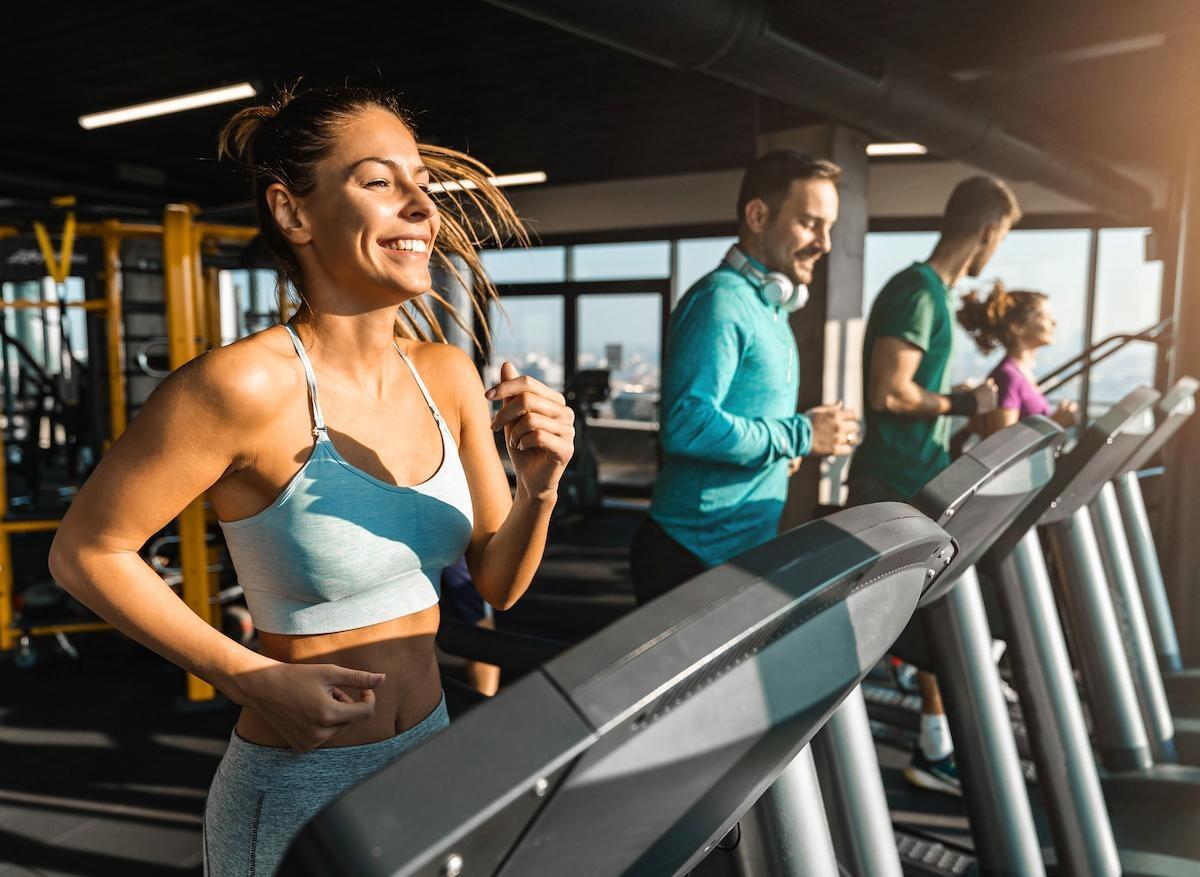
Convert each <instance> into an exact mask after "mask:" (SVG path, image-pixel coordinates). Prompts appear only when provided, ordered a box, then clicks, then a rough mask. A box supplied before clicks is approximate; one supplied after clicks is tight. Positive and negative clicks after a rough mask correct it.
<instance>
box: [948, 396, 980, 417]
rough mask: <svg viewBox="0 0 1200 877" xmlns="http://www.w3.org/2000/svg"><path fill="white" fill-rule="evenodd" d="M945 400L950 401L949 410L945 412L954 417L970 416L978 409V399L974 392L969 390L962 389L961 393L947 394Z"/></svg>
mask: <svg viewBox="0 0 1200 877" xmlns="http://www.w3.org/2000/svg"><path fill="white" fill-rule="evenodd" d="M946 401H948V402H949V403H950V410H949V411H947V412H946V413H947V414H952V415H954V416H956V417H972V416H974V415H975V413H976V412H977V411H979V400H978V399H976V398H975V394H974V393H972V392H971V391H970V390H964V391H963V392H961V393H951V394H950V395H949V396H946Z"/></svg>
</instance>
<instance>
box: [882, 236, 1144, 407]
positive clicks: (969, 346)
mask: <svg viewBox="0 0 1200 877" xmlns="http://www.w3.org/2000/svg"><path fill="white" fill-rule="evenodd" d="M937 237H938V236H937V233H936V232H932V231H913V232H872V233H871V234H868V235H867V242H866V249H865V265H864V288H863V300H864V312H867V313H869V311H870V306H871V303H872V302H873V301H874V299H875V296H876V295H878V293H879V290H880V289H881V288H882V287H883V285H884V284H885V283H886V282H887V280H888V278H890V277H891V276H892V275H893V274H895V273H896V272H897V271H899V270H901V269H902V268H904V267H905V266H907V265H909V264H911V263H912V262H914V261H920V260H923V259H925V258H927V257H928V255H929V253H930V251H931V250H932V249H933V246H934V244H935V243H936V242H937ZM1144 237H1145V229H1099V230H1094V229H1086V228H1074V229H1019V230H1017V231H1014V232H1012V233H1010V234H1009V235H1008V237H1007V238H1005V240H1004V242H1003V243H1002V244H1001V245H1000V247H999V249H998V250H997V251H996V254H995V255H994V256H993V257H992V259H991V261H990V262H989V263H988V265H987V267H986V268H985V269H984V272H983V275H982V276H981V277H979V278H965V279H964V280H963V281H962V282H961V283H960V284H959V285H958V288H957V289H956V290H955V298H956V300H957V299H958V298H960V297H961V295H963V294H965V293H967V292H969V291H972V290H976V291H978V292H979V294H980V295H986V294H987V293H988V292H989V291H990V290H991V287H992V284H993V283H994V282H995V281H996V280H1001V281H1003V283H1004V285H1005V287H1006V288H1008V289H1010V290H1015V289H1030V290H1036V291H1039V292H1044V293H1046V294H1047V295H1048V296H1049V297H1050V304H1051V307H1052V308H1053V310H1054V315H1055V317H1056V318H1057V320H1058V331H1057V333H1056V337H1055V342H1054V343H1053V344H1052V345H1049V346H1047V347H1045V348H1043V349H1042V350H1041V351H1039V353H1038V362H1037V372H1038V374H1046V373H1048V372H1050V371H1052V370H1053V369H1055V368H1056V367H1057V366H1059V365H1061V364H1062V363H1064V362H1066V361H1067V360H1069V359H1072V358H1073V357H1075V356H1077V355H1079V354H1080V353H1081V352H1082V351H1083V349H1084V347H1085V346H1086V344H1085V338H1086V333H1087V320H1088V313H1089V309H1093V310H1092V312H1093V315H1094V316H1093V320H1094V323H1093V330H1092V339H1091V340H1092V342H1094V341H1098V340H1100V339H1101V338H1104V337H1106V336H1108V335H1111V334H1113V333H1115V332H1134V331H1137V330H1138V329H1141V328H1144V327H1145V326H1147V325H1149V324H1150V323H1153V322H1154V320H1155V319H1156V318H1157V317H1158V311H1159V285H1160V283H1161V275H1162V268H1161V266H1160V265H1159V264H1158V263H1153V262H1145V261H1144V260H1143V256H1142V248H1143V239H1144ZM1093 246H1097V247H1098V248H1099V249H1098V252H1097V253H1096V271H1095V278H1094V279H1095V284H1094V288H1093V289H1089V281H1090V279H1091V277H1092V274H1091V271H1090V264H1091V260H1092V247H1093ZM1093 300H1094V302H1093ZM956 331H957V332H958V335H957V338H956V342H955V351H956V352H955V362H954V368H953V373H952V379H953V381H954V382H955V383H959V382H962V381H964V380H966V379H975V380H980V379H982V378H984V377H986V376H987V374H988V373H989V372H990V371H991V370H992V369H993V368H994V367H995V366H996V364H997V363H998V362H999V360H1000V359H1001V358H1002V357H1003V355H1004V354H1003V351H997V352H993V353H992V354H990V355H984V354H982V353H980V352H979V350H978V348H977V347H976V346H975V345H974V343H973V342H972V341H971V340H970V338H969V337H968V336H967V335H966V333H965V332H963V331H962V330H961V329H958V330H956ZM1153 381H1154V350H1153V347H1152V346H1151V345H1149V344H1135V345H1133V346H1132V347H1130V348H1129V349H1127V350H1125V351H1123V352H1122V353H1120V354H1118V355H1116V356H1114V357H1113V358H1111V359H1110V360H1106V361H1105V362H1104V363H1101V364H1100V365H1099V366H1097V367H1096V368H1095V369H1093V370H1092V373H1091V380H1090V388H1089V389H1090V393H1089V398H1090V404H1089V408H1090V409H1091V410H1090V413H1091V415H1092V416H1095V415H1097V414H1100V413H1102V412H1103V411H1104V410H1105V409H1107V407H1108V406H1109V405H1111V404H1112V403H1113V402H1115V401H1116V400H1117V399H1119V398H1120V397H1121V396H1122V395H1124V393H1125V392H1127V391H1128V390H1130V389H1132V388H1133V387H1134V386H1136V385H1138V384H1141V383H1148V384H1152V383H1153ZM1050 395H1051V397H1052V398H1071V399H1082V397H1083V386H1082V382H1081V381H1079V380H1074V381H1071V382H1069V383H1068V384H1066V385H1064V386H1063V387H1062V388H1060V389H1059V390H1058V391H1056V392H1054V393H1052V394H1050Z"/></svg>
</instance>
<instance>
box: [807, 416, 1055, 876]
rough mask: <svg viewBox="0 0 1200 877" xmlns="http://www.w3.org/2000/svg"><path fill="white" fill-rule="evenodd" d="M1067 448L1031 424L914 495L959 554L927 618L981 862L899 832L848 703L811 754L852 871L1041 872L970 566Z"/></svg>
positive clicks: (928, 598)
mask: <svg viewBox="0 0 1200 877" xmlns="http://www.w3.org/2000/svg"><path fill="white" fill-rule="evenodd" d="M1063 440H1064V435H1063V432H1062V430H1061V429H1060V428H1059V427H1058V426H1057V425H1056V424H1055V423H1054V422H1053V421H1051V420H1049V419H1047V418H1044V417H1035V418H1030V419H1028V420H1026V421H1024V422H1022V423H1018V424H1016V425H1014V426H1012V427H1009V428H1008V429H1005V430H1003V431H1001V432H998V433H996V434H994V435H992V436H989V437H988V438H986V439H984V440H983V441H981V442H979V443H978V444H977V445H975V446H974V447H973V448H971V449H970V450H969V451H968V452H967V453H966V454H964V455H963V456H962V457H960V458H959V459H958V460H956V461H955V462H954V463H953V464H951V465H950V466H949V467H948V468H947V469H946V470H944V471H943V472H942V473H940V474H939V475H938V476H936V477H935V478H934V479H932V480H931V481H930V482H929V483H928V484H927V485H926V486H925V487H924V488H923V489H922V490H921V492H920V493H919V494H918V495H917V496H916V497H915V498H914V499H913V505H914V506H915V507H917V508H919V509H921V510H922V511H924V512H925V513H926V514H927V515H928V516H929V517H930V518H931V519H933V520H936V521H937V522H938V524H939V525H940V526H942V527H943V528H944V529H945V530H946V532H948V533H949V534H950V535H951V536H952V537H953V538H954V540H955V542H956V544H957V546H958V553H957V555H956V556H955V558H954V559H953V561H952V562H951V564H950V566H949V568H947V570H946V571H945V572H944V573H943V574H942V575H941V576H939V577H938V579H937V581H936V582H935V583H934V584H933V585H932V586H931V587H930V588H929V589H928V590H927V591H926V592H925V594H924V596H923V597H922V598H921V602H920V607H921V608H920V610H919V614H920V616H921V620H922V624H923V625H924V627H925V630H926V635H927V636H928V638H929V641H930V644H931V646H932V648H933V653H934V657H935V660H936V663H937V666H938V668H939V670H938V678H939V680H940V683H941V687H942V694H943V697H944V698H945V700H946V713H947V717H948V719H949V721H950V725H951V733H952V734H953V736H954V739H955V741H956V744H957V745H956V757H957V758H958V761H959V768H960V773H961V776H962V782H963V794H964V799H965V803H966V806H967V811H968V815H969V818H970V822H971V825H972V828H973V834H974V860H973V859H972V857H971V856H969V855H966V854H963V853H960V852H957V851H955V850H953V849H951V848H948V847H945V846H944V845H942V844H938V843H930V842H929V841H928V840H927V839H924V838H922V837H919V836H916V835H912V834H909V833H906V832H903V831H896V832H895V833H894V835H893V829H892V825H891V821H890V818H889V814H888V811H887V803H886V799H885V797H884V792H883V786H882V781H881V778H880V774H879V767H878V763H877V761H876V757H875V751H874V747H873V741H872V737H871V730H870V727H869V725H868V723H867V719H866V714H865V711H863V712H862V713H861V715H856V716H855V717H854V721H853V723H851V722H849V721H845V720H843V717H842V714H843V713H844V712H845V711H846V705H845V704H844V705H843V706H842V707H841V708H840V709H839V711H838V714H837V715H836V716H835V718H833V719H831V720H830V722H829V724H827V725H826V727H825V728H824V729H823V730H822V731H821V733H820V734H819V735H818V737H817V742H816V744H815V745H814V749H815V752H816V756H817V764H818V776H819V778H820V782H821V788H822V790H823V792H824V793H825V796H826V805H827V806H826V809H827V812H828V813H829V817H830V819H829V821H830V826H831V829H832V831H833V837H834V840H835V846H836V847H837V849H838V853H839V857H840V859H841V861H842V863H843V864H844V865H846V866H847V867H848V870H849V871H850V872H851V873H853V874H856V875H860V877H877V875H889V874H897V873H900V870H901V869H900V862H901V860H902V861H903V866H904V871H906V872H908V873H912V872H914V871H916V872H919V873H929V874H963V873H968V872H969V871H972V870H973V869H975V868H978V870H979V871H980V872H981V873H984V874H1022V875H1034V874H1044V873H1045V869H1044V867H1043V862H1042V852H1041V848H1040V844H1039V840H1038V834H1037V830H1036V827H1035V824H1034V820H1033V813H1032V810H1031V808H1030V804H1029V799H1028V796H1027V793H1026V789H1025V779H1024V775H1023V773H1022V770H1021V763H1020V759H1019V757H1018V754H1017V748H1016V742H1015V740H1014V738H1013V731H1012V726H1011V724H1010V722H1009V715H1008V707H1007V705H1006V703H1005V701H1004V697H1003V694H1002V693H1001V690H1000V677H999V673H998V671H997V669H996V665H995V662H994V661H993V660H992V656H991V643H992V637H991V632H990V631H989V629H988V622H987V617H986V614H985V612H984V607H983V598H982V595H981V593H980V587H979V579H978V576H977V574H976V571H975V566H974V564H975V563H976V561H978V560H979V558H980V557H981V556H982V555H983V554H984V553H985V552H986V551H987V550H988V549H989V548H990V547H991V546H992V543H993V542H994V540H995V539H997V538H998V537H999V536H1001V535H1002V534H1003V533H1004V532H1005V530H1006V528H1008V527H1009V526H1010V525H1011V524H1012V523H1013V521H1014V520H1015V519H1016V518H1017V516H1018V515H1019V514H1020V513H1021V511H1022V510H1023V509H1024V508H1025V507H1026V506H1027V505H1028V504H1029V503H1031V502H1033V501H1034V500H1035V499H1036V498H1037V496H1038V494H1039V492H1040V490H1041V489H1042V488H1043V487H1044V486H1045V485H1046V484H1047V483H1048V482H1049V481H1050V479H1051V476H1052V474H1053V472H1054V468H1055V459H1056V457H1057V456H1058V453H1059V450H1060V448H1061V446H1062V443H1063ZM850 702H851V701H850V699H849V698H848V699H847V703H850ZM859 702H860V703H861V697H860V698H859ZM863 802H868V805H864V803H863ZM875 802H879V803H878V804H875ZM871 805H874V806H871ZM880 808H882V810H880ZM897 850H898V851H899V854H900V855H899V858H897Z"/></svg>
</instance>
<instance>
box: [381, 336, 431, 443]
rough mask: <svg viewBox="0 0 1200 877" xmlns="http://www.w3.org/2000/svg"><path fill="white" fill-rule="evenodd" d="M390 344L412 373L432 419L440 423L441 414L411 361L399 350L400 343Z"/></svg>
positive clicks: (393, 341) (393, 342)
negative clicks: (431, 414) (431, 413)
mask: <svg viewBox="0 0 1200 877" xmlns="http://www.w3.org/2000/svg"><path fill="white" fill-rule="evenodd" d="M392 344H393V345H394V346H395V348H396V352H397V353H399V354H400V358H401V359H403V360H404V364H405V365H407V366H408V370H409V371H410V372H412V376H413V378H414V379H415V380H416V382H417V386H418V387H419V388H420V389H421V395H422V396H424V397H425V404H426V405H428V406H429V410H430V411H432V412H433V417H434V419H435V420H436V421H437V422H438V423H441V422H442V413H441V412H440V411H438V407H437V405H435V404H434V402H433V397H432V396H430V395H429V389H428V388H427V387H426V386H425V382H424V381H423V380H421V375H420V373H419V372H418V371H417V367H416V366H415V365H413V364H412V360H411V359H409V358H408V357H407V356H405V355H404V351H403V350H401V349H400V343H399V342H398V341H396V340H395V339H392Z"/></svg>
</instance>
